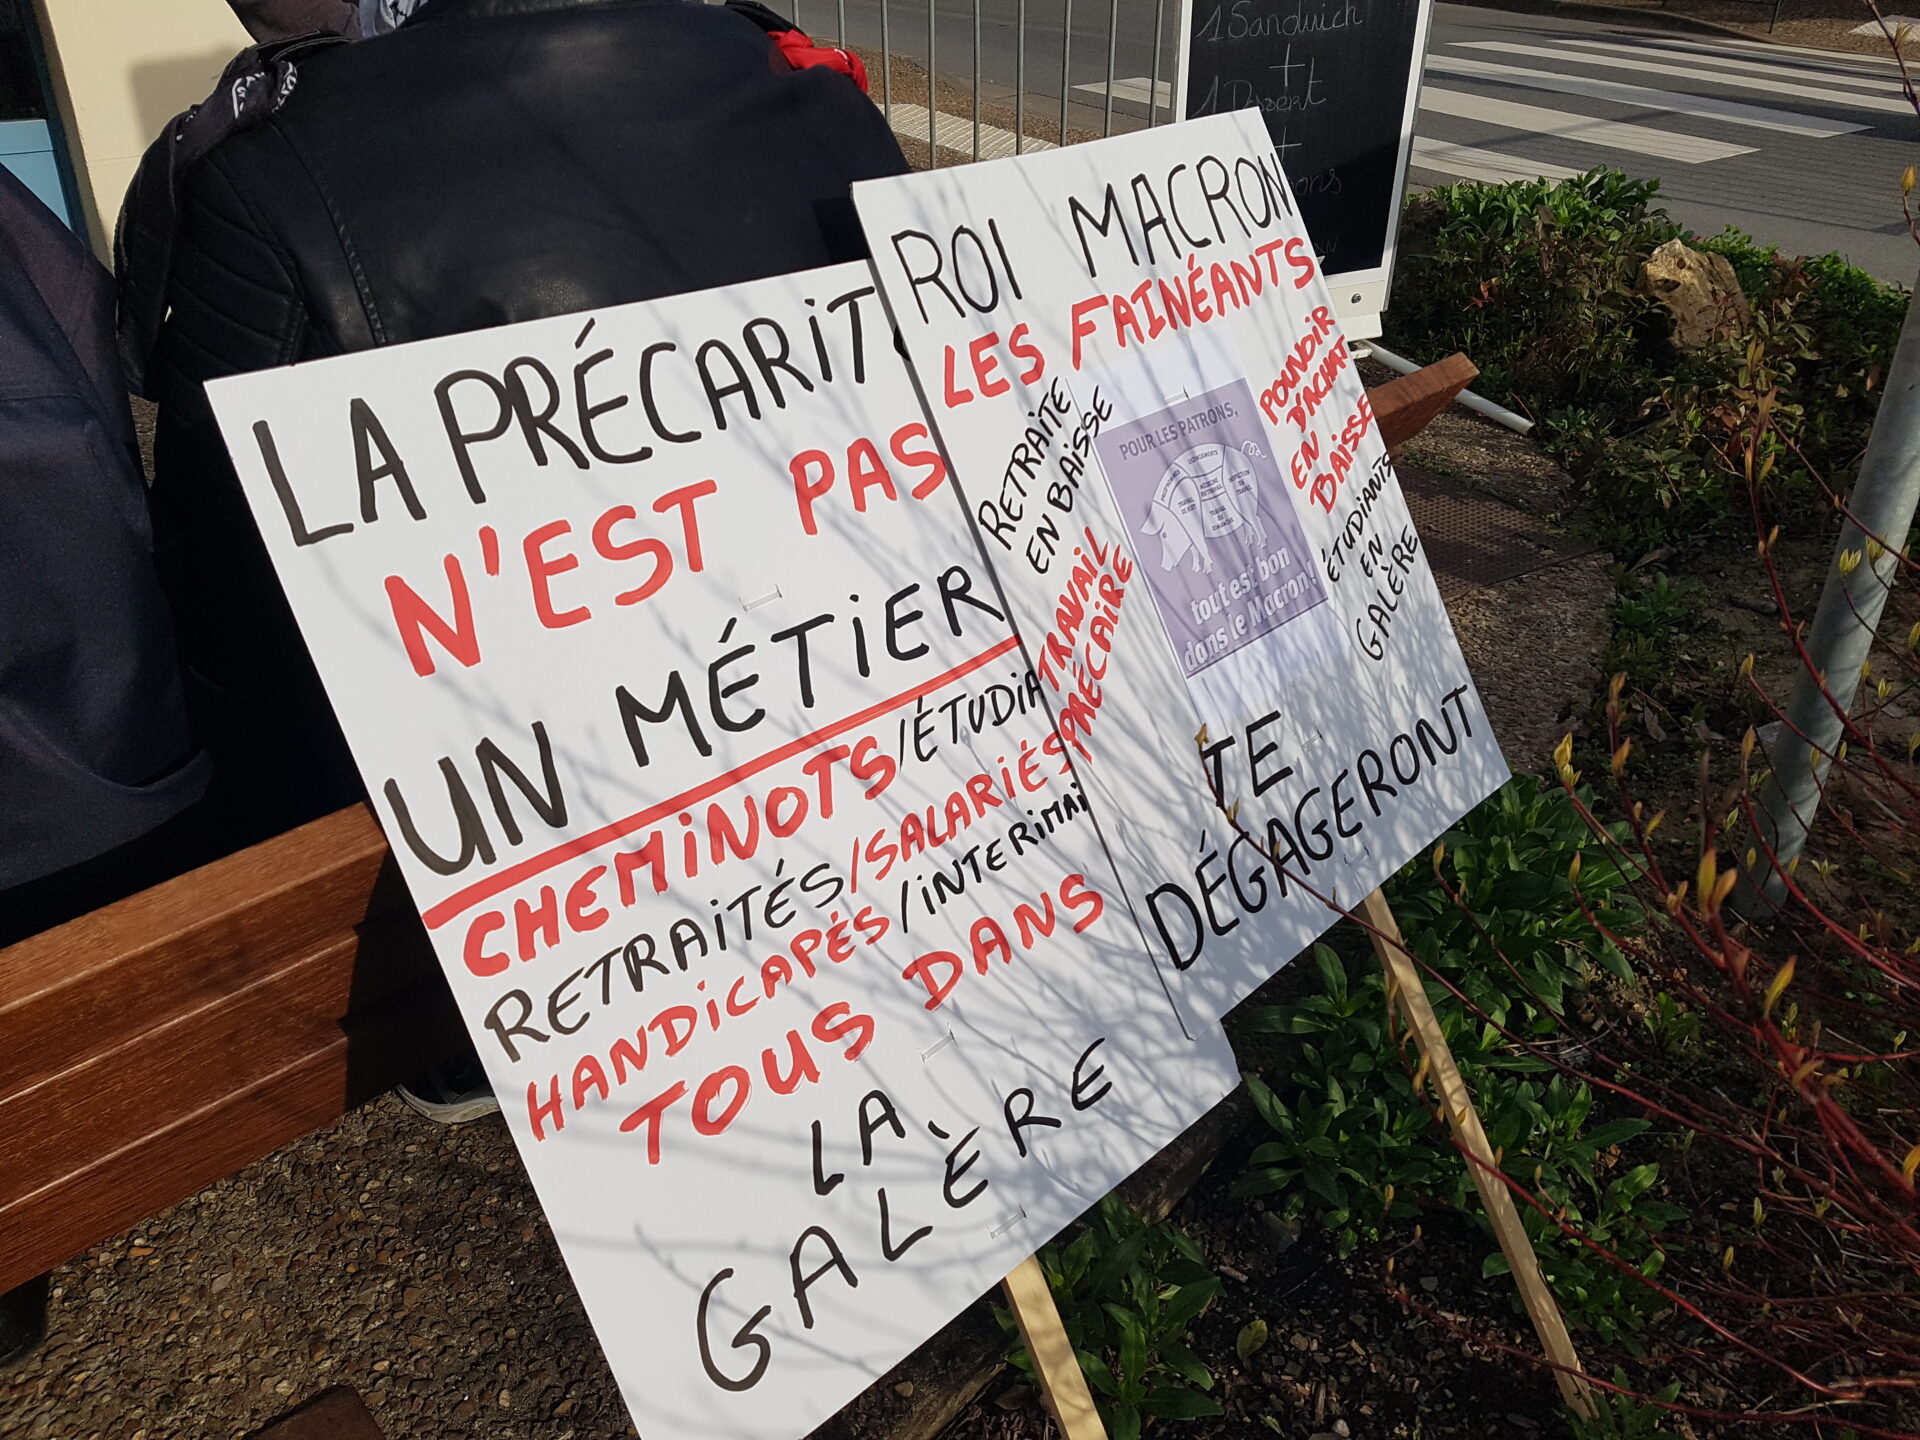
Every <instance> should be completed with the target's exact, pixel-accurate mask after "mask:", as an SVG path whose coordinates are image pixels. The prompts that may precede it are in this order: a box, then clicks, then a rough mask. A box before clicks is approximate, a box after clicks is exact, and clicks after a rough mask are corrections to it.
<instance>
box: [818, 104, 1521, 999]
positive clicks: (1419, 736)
mask: <svg viewBox="0 0 1920 1440" xmlns="http://www.w3.org/2000/svg"><path fill="white" fill-rule="evenodd" d="M854 198H855V203H856V205H857V206H858V208H859V210H860V216H861V221H862V223H863V224H864V226H865V228H866V231H867V235H868V238H869V240H870V242H871V244H872V246H873V254H874V260H873V264H874V269H875V272H876V274H877V275H878V277H879V282H880V288H881V291H882V294H883V295H884V297H885V299H886V301H887V305H888V309H889V311H890V312H891V314H892V317H893V319H894V322H895V324H896V325H897V326H898V327H899V329H900V332H901V334H902V336H903V337H904V340H905V344H906V349H907V352H908V355H909V358H910V360H911V362H912V364H913V366H914V370H915V373H916V375H917V376H918V378H919V380H920V385H921V391H922V393H923V395H924V396H925V398H926V401H927V404H928V406H929V408H930V412H931V414H932V418H933V420H934V423H935V426H936V429H937V431H938V433H939V435H940V437H941V439H942V441H943V444H944V446H945V449H946V452H947V454H948V456H949V458H950V459H951V460H952V462H953V465H954V470H955V475H954V483H955V485H956V488H957V489H958V490H959V491H960V492H961V495H962V497H963V500H964V502H965V504H966V507H967V510H968V513H969V515H970V516H971V517H972V519H973V521H974V523H975V527H976V529H977V531H978V533H979V535H980V537H981V542H982V548H983V549H984V550H985V552H986V554H987V555H988V557H989V559H990V560H991V562H992V564H993V567H994V572H995V574H996V576H997V577H998V578H999V580H1000V582H1001V586H1002V593H1003V594H1004V595H1005V597H1006V599H1007V602H1008V605H1009V607H1010V609H1011V611H1012V618H1013V622H1014V624H1015V626H1016V628H1017V629H1018V630H1019V632H1020V633H1021V635H1022V637H1023V638H1024V639H1025V641H1026V642H1027V644H1028V646H1029V648H1030V653H1031V654H1032V656H1033V664H1034V668H1035V671H1036V673H1037V674H1038V675H1039V677H1040V679H1041V684H1042V688H1041V693H1042V696H1043V697H1044V698H1045V699H1046V700H1047V702H1048V703H1049V704H1051V705H1053V706H1055V707H1056V708H1057V709H1058V710H1059V711H1060V712H1061V730H1062V732H1063V733H1072V732H1073V730H1074V727H1075V725H1076V724H1083V723H1084V724H1092V723H1094V721H1095V720H1096V718H1097V735H1096V736H1095V737H1094V738H1092V739H1090V740H1089V742H1088V743H1087V744H1086V745H1084V746H1082V747H1080V748H1079V752H1078V758H1079V760H1080V765H1079V775H1080V780H1081V784H1082V786H1083V787H1084V788H1085V790H1086V791H1087V793H1088V796H1089V798H1090V799H1091V800H1092V801H1093V804H1094V808H1095V812H1096V813H1097V814H1098V815H1100V816H1101V817H1102V823H1103V824H1104V825H1105V826H1107V828H1108V834H1107V839H1108V841H1109V846H1110V849H1111V851H1112V854H1113V856H1114V860H1115V863H1116V865H1117V866H1118V868H1119V871H1120V875H1121V879H1122V881H1123V883H1124V885H1125V888H1126V895H1127V899H1128V901H1129V903H1130V904H1131V905H1132V906H1133V907H1134V909H1135V911H1136V913H1137V915H1138V918H1139V920H1140V922H1141V925H1142V928H1143V929H1144V930H1145V931H1146V932H1147V934H1148V935H1149V937H1150V940H1151V947H1152V949H1153V952H1154V955H1155V959H1156V962H1157V963H1158V964H1159V965H1160V966H1161V970H1162V973H1163V975H1165V976H1166V977H1167V981H1168V987H1169V989H1170V990H1171V991H1172V993H1173V994H1174V996H1175V999H1176V1001H1177V1002H1178V1003H1179V1004H1180V1005H1181V1006H1182V1008H1183V1011H1184V1012H1187V1013H1197V1014H1200V1015H1211V1016H1218V1015H1221V1014H1224V1013H1225V1011H1226V1010H1227V1009H1228V1008H1230V1007H1231V1006H1232V1005H1233V1004H1235V1003H1236V1002H1238V1001H1239V1000H1240V999H1242V998H1244V997H1245V996H1246V995H1247V994H1248V993H1249V992H1250V991H1251V990H1252V989H1253V988H1254V987H1255V986H1256V985H1258V984H1259V983H1260V981H1261V980H1263V979H1265V978H1266V977H1267V976H1268V975H1270V974H1271V973H1272V972H1273V971H1274V970H1275V969H1276V968H1278V966H1279V965H1281V964H1283V963H1285V961H1286V960H1288V959H1289V958H1291V957H1292V956H1293V955H1295V954H1297V953H1298V952H1299V951H1300V950H1301V949H1302V948H1304V947H1305V945H1306V944H1307V943H1308V942H1309V941H1310V940H1311V939H1312V938H1313V937H1314V936H1315V935H1317V934H1319V933H1320V932H1321V931H1322V930H1324V929H1325V928H1326V926H1327V925H1328V924H1329V923H1331V921H1332V920H1333V919H1334V918H1335V911H1334V910H1333V909H1331V908H1329V902H1333V903H1337V904H1340V905H1343V906H1344V905H1352V904H1353V903H1355V902H1357V901H1358V900H1359V899H1360V898H1361V897H1362V896H1364V895H1365V894H1366V893H1367V892H1369V891H1371V890H1372V889H1374V888H1376V887H1377V886H1379V885H1380V884H1381V883H1382V882H1383V881H1384V880H1385V879H1386V878H1387V877H1388V876H1389V875H1391V874H1392V873H1393V872H1394V870H1396V869H1397V868H1399V867H1400V866H1401V865H1403V864H1405V863H1406V862H1407V861H1408V860H1409V859H1410V858H1412V857H1413V856H1414V855H1415V854H1416V853H1418V852H1419V851H1420V849H1421V848H1422V847H1424V846H1425V845H1426V844H1428V843H1429V842H1430V841H1432V840H1433V839H1434V838H1435V837H1436V836H1437V835H1438V834H1439V833H1440V832H1441V831H1442V830H1444V829H1445V828H1446V826H1447V825H1449V824H1450V823H1452V822H1453V821H1454V820H1455V819H1457V818H1458V817H1459V816H1460V815H1462V814H1464V813H1465V812H1466V811H1467V810H1468V809H1470V808H1471V807H1472V806H1473V804H1474V803H1475V802H1477V801H1478V800H1480V799H1481V798H1483V797H1484V796H1486V795H1487V794H1489V793H1490V792H1491V791H1492V790H1494V789H1495V788H1496V787H1498V785H1499V784H1500V783H1501V782H1502V781H1503V780H1504V779H1505V778H1506V775H1507V768H1506V765H1505V762H1504V761H1503V760H1502V758H1501V755H1500V751H1499V747H1498V745H1497V743H1496V742H1495V739H1494V736H1493V733H1492V730H1491V727H1490V726H1489V724H1488V722H1487V717H1486V713H1485V711H1484V709H1483V708H1482V706H1481V704H1480V699H1479V696H1478V694H1477V692H1476V691H1475V689H1474V685H1473V679H1472V676H1471V675H1469V674H1468V671H1467V666H1466V662H1465V660H1464V659H1463V657H1462V656H1461V653H1460V648H1459V645H1458V643H1457V642H1456V640H1455V638H1454V635H1453V630H1452V627H1451V625H1450V623H1449V622H1448V619H1447V615H1446V610H1445V607H1444V606H1443V604H1442V603H1441V600H1440V596H1439V592H1438V590H1437V589H1436V588H1435V584H1434V579H1433V574H1432V570H1431V567H1430V566H1429V565H1428V563H1427V557H1426V554H1425V551H1424V550H1423V549H1422V547H1421V543H1420V537H1419V535H1418V533H1417V532H1416V531H1415V529H1414V526H1413V521H1412V518H1411V516H1410V514H1409V512H1408V509H1407V505H1406V501H1405V498H1404V497H1403V496H1402V494H1401V492H1400V486H1399V482H1398V480H1397V479H1396V478H1395V475H1394V472H1393V465H1392V462H1391V461H1390V460H1389V458H1388V456H1387V453H1386V449H1385V446H1384V445H1383V444H1382V442H1381V440H1380V435H1379V430H1378V427H1377V426H1376V425H1375V423H1374V421H1373V415H1372V411H1371V409H1370V408H1369V406H1368V402H1367V395H1366V391H1365V388H1364V387H1363V385H1362V384H1361V381H1360V379H1359V377H1358V376H1357V374H1356V373H1355V371H1354V366H1353V361H1352V356H1351V354H1350V353H1349V351H1348V349H1347V345H1346V341H1345V339H1344V337H1343V336H1342V334H1341V331H1340V327H1339V324H1338V322H1337V321H1336V320H1335V318H1334V314H1333V307H1332V301H1331V299H1330V297H1329V296H1328V293H1327V288H1326V284H1325V281H1324V279H1323V277H1322V276H1321V274H1320V269H1319V262H1318V259H1317V257H1316V256H1315V254H1314V251H1313V247H1312V245H1311V244H1310V242H1309V241H1308V239H1307V235H1306V232H1305V230H1304V229H1303V228H1302V227H1301V225H1300V222H1299V217H1298V213H1297V211H1296V209H1295V205H1294V200H1293V196H1292V194H1291V192H1290V190H1289V188H1288V184H1287V180H1286V177H1285V175H1284V173H1283V171H1282V168H1281V165H1280V161H1279V159H1278V157H1277V156H1276V155H1275V153H1274V150H1273V145H1272V141H1271V140H1270V138H1269V137H1268V134H1267V132H1266V130H1265V128H1264V126H1263V125H1262V122H1261V119H1260V116H1259V114H1258V112H1257V111H1253V110H1247V111H1242V112H1238V113H1235V114H1229V115H1220V116H1213V117H1209V118H1207V119H1203V120H1193V121H1188V122H1185V123H1182V124H1178V125H1170V126H1163V127H1160V128H1156V129H1150V130H1145V131H1140V132H1137V133H1134V134H1131V135H1126V136H1120V137H1115V138H1113V139H1109V140H1103V141H1098V142H1093V143H1089V144H1085V145H1075V146H1070V147H1068V148H1065V149H1060V150H1049V151H1046V152H1042V153H1038V154H1033V155H1026V156H1022V157H1019V158H1017V159H1013V160H1004V161H997V162H994V163H991V164H984V165H972V166H963V167H956V168H951V169H943V170H939V171H935V172H931V173H926V174H920V175H910V176H901V177H898V178H893V179H887V180H876V181H869V182H863V183H861V184H859V185H856V186H855V188H854ZM1121 566H1125V567H1126V569H1127V571H1128V572H1130V578H1129V579H1128V580H1127V582H1126V583H1125V584H1124V586H1122V585H1121V583H1120V579H1119V574H1118V570H1119V567H1121ZM1109 591H1112V592H1114V593H1120V592H1122V591H1123V593H1124V605H1123V618H1122V620H1121V621H1120V624H1119V626H1118V629H1117V634H1116V635H1115V637H1114V642H1113V644H1112V645H1111V646H1110V647H1109V646H1106V645H1101V644H1092V645H1090V644H1089V643H1088V641H1089V638H1090V637H1091V636H1092V625H1091V622H1090V620H1089V618H1088V614H1087V607H1088V604H1089V602H1090V601H1091V600H1092V599H1093V598H1094V597H1095V596H1097V595H1100V594H1104V593H1108V592H1109ZM1147 610H1150V611H1151V612H1153V613H1152V617H1151V621H1150V623H1142V619H1143V615H1142V612H1143V611H1147ZM1225 810H1230V811H1231V813H1232V815H1233V819H1232V820H1229V819H1228V816H1227V814H1225V813H1223V811H1225Z"/></svg>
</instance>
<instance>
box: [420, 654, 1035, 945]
mask: <svg viewBox="0 0 1920 1440" xmlns="http://www.w3.org/2000/svg"><path fill="white" fill-rule="evenodd" d="M1019 643H1020V639H1019V637H1018V636H1016V635H1009V636H1008V637H1007V638H1006V639H1004V640H1002V641H1001V642H1000V643H999V644H997V645H995V646H993V647H992V648H991V649H988V650H983V651H982V652H981V653H980V654H978V655H976V656H974V657H973V658H972V659H971V660H967V661H963V662H962V663H961V664H958V665H956V666H954V667H953V668H952V669H951V670H948V671H945V672H943V673H941V674H939V675H936V676H934V677H933V678H932V679H931V680H925V681H922V682H921V683H920V684H918V685H915V686H914V687H913V688H912V689H910V690H902V691H901V692H900V693H899V694H898V695H895V696H893V697H892V698H890V699H887V700H882V701H879V702H878V703H876V704H873V705H869V706H868V707H867V708H866V709H864V710H859V711H856V712H855V713H853V714H852V715H849V716H847V717H846V719H844V720H837V721H835V722H834V723H833V724H831V725H824V726H822V727H821V728H820V729H818V730H814V731H811V732H810V733H808V734H805V735H800V736H797V737H795V738H794V739H792V740H789V741H788V742H787V743H786V744H784V745H781V746H779V747H778V748H776V749H773V750H769V751H767V753H766V754H764V755H761V756H759V757H757V758H756V759H753V760H749V761H747V762H746V763H745V764H744V765H740V766H736V767H735V768H734V769H732V770H729V771H727V773H726V774H724V775H716V776H714V777H713V779H711V780H705V781H702V782H701V783H700V784H698V785H695V786H694V787H693V788H692V789H691V790H682V791H681V792H680V793H679V794H678V795H673V796H669V797H668V798H667V799H665V800H662V801H660V802H659V803H657V804H654V805H649V806H648V807H647V808H646V809H644V810H642V811H640V812H639V813H638V814H635V815H629V816H628V817H627V818H626V819H624V820H615V821H613V822H612V823H610V824H607V825H602V826H601V827H600V828H599V829H598V830H592V831H589V832H588V833H587V834H585V835H577V836H575V837H574V838H573V839H571V840H567V841H564V842H563V843H561V844H559V845H556V846H554V847H553V848H552V849H551V850H547V851H544V852H543V853H541V854H539V855H530V856H528V857H527V858H526V859H525V860H522V861H520V862H519V863H518V864H515V865H509V866H508V867H507V868H506V869H504V870H497V871H495V872H494V873H493V874H491V875H489V876H487V877H486V878H485V879H484V880H476V881H474V883H473V884H471V885H469V886H467V887H466V888H465V889H464V890H456V891H454V892H453V894H451V895H449V896H448V897H447V898H446V899H444V900H442V901H440V902H439V903H438V904H436V905H431V906H429V907H428V908H427V909H425V910H422V911H421V912H420V918H421V919H423V920H425V921H426V922H427V928H428V929H430V930H437V929H438V928H439V927H440V926H442V925H444V924H446V923H447V921H449V920H451V919H453V917H454V916H456V915H458V914H460V913H461V912H462V911H464V910H471V909H472V908H473V907H474V906H475V905H478V904H479V903H480V902H481V901H482V900H486V899H490V898H491V897H493V896H495V895H498V894H499V893H500V892H501V891H502V890H511V889H512V888H513V887H514V886H516V885H518V884H519V883H520V882H521V881H522V880H525V879H528V878H529V877H531V876H534V875H538V874H539V873H540V872H541V871H543V870H551V869H552V868H553V867H554V866H555V865H558V864H560V863H562V862H563V861H567V860H571V859H573V858H574V857H575V856H576V855H585V854H587V853H588V852H590V851H593V850H598V849H599V848H600V847H601V846H602V845H605V844H607V843H608V842H609V841H612V840H618V839H619V838H620V837H621V836H622V835H630V834H632V833H633V832H634V831H635V830H644V829H645V828H646V827H647V826H649V825H652V824H654V823H655V822H656V821H658V820H660V819H661V818H663V817H664V816H667V815H671V814H673V813H674V812H675V811H678V810H684V809H686V808H687V806H689V805H694V804H697V803H698V802H700V801H702V800H704V799H706V798H707V797H708V796H709V795H714V794H717V793H718V792H720V791H722V790H725V789H728V788H729V787H731V786H734V785H738V784H739V783H740V782H741V781H742V780H747V779H751V778H752V777H753V776H755V775H758V774H759V773H760V772H761V771H762V770H765V769H768V768H770V767H772V766H774V765H779V764H782V763H783V762H785V761H788V760H791V759H792V758H793V757H794V756H796V755H798V754H800V753H802V752H803V751H806V750H811V749H812V748H813V747H814V746H816V745H818V744H820V743H821V742H822V741H825V740H831V739H833V738H834V737H835V736H836V735H841V734H844V733H846V732H847V731H848V730H852V729H855V728H857V727H858V726H861V725H864V724H866V723H867V722H868V721H869V720H876V719H878V718H879V717H880V716H882V715H885V714H886V713H887V712H888V711H890V710H898V709H899V708H900V707H901V706H902V705H907V704H911V703H912V702H913V701H915V700H918V699H919V698H920V697H921V696H922V695H927V694H930V693H932V692H933V691H935V690H938V689H941V688H942V687H943V686H947V685H951V684H952V683H953V682H954V681H956V680H958V679H959V678H960V677H961V676H963V675H970V674H972V673H973V672H974V671H975V670H978V669H979V668H980V667H981V666H983V665H991V664H992V663H993V662H994V661H995V660H998V659H999V658H1000V657H1001V656H1002V655H1004V654H1006V653H1007V652H1008V651H1009V650H1011V649H1013V648H1014V646H1016V645H1018V644H1019Z"/></svg>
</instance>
